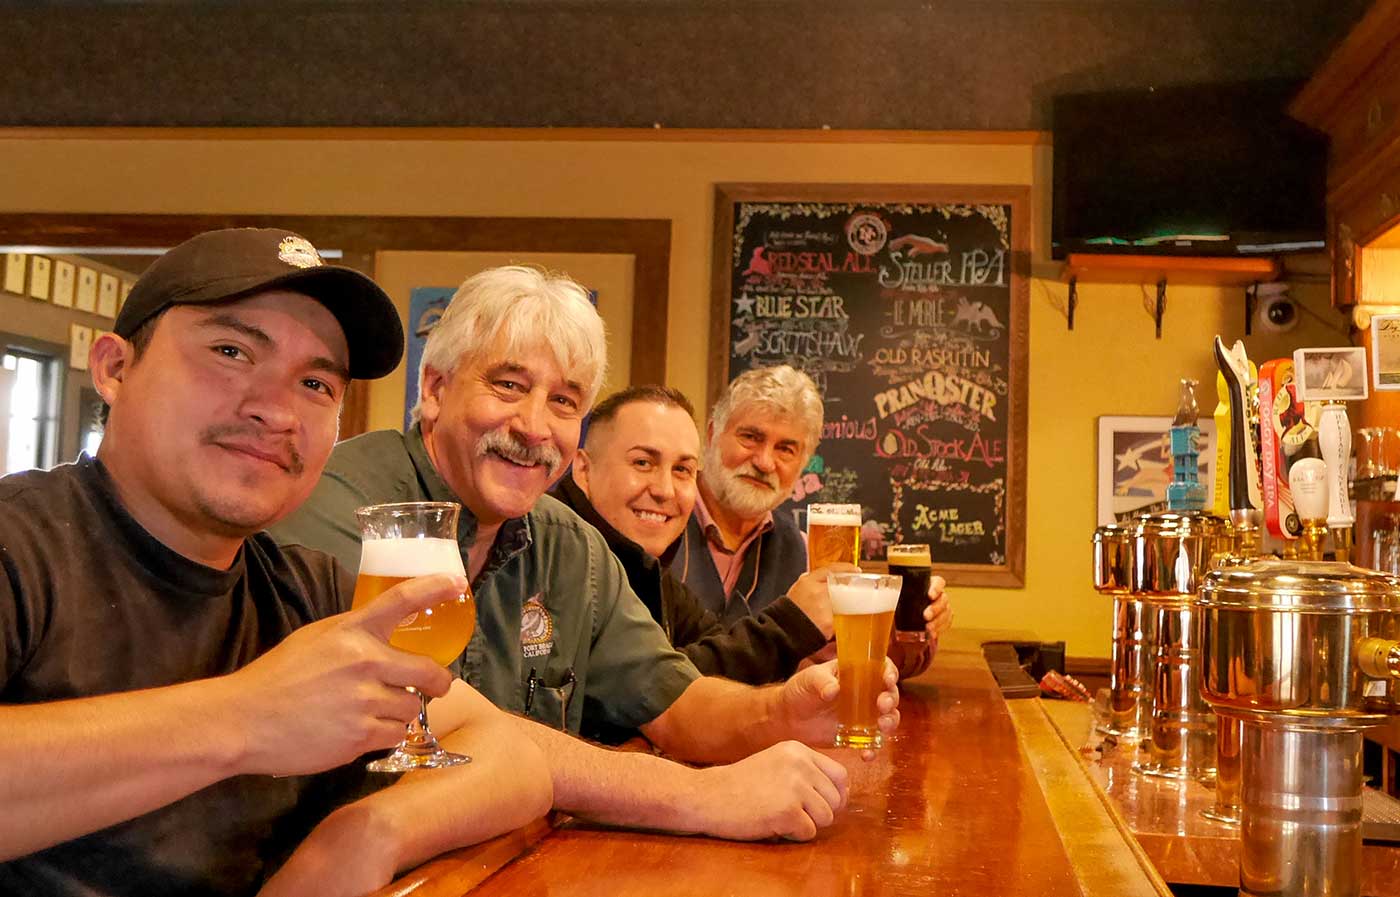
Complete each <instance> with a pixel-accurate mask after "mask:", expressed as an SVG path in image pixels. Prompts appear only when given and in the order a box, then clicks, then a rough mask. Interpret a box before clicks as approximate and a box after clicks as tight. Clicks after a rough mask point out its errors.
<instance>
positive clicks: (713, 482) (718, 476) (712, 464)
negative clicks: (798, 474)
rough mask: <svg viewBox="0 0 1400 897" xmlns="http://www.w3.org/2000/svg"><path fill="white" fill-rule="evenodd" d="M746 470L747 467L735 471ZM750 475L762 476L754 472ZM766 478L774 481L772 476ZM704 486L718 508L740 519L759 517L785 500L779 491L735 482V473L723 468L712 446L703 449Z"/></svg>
mask: <svg viewBox="0 0 1400 897" xmlns="http://www.w3.org/2000/svg"><path fill="white" fill-rule="evenodd" d="M746 468H747V465H745V466H744V467H740V468H739V470H745V469H746ZM754 473H756V474H757V475H758V476H763V474H762V473H759V472H758V471H754ZM769 476H770V477H771V478H772V479H773V480H777V477H776V476H773V475H772V474H769ZM705 484H706V485H707V486H709V487H710V491H711V492H713V493H714V496H715V499H716V500H717V501H718V502H719V503H720V504H721V505H723V506H724V507H726V508H728V509H729V510H730V511H731V512H733V513H735V514H737V515H739V516H740V517H762V516H763V515H764V514H767V513H768V512H769V511H771V510H773V509H774V508H776V507H777V506H778V505H780V504H782V503H783V502H784V501H786V500H787V493H785V492H783V491H782V489H780V488H779V489H774V490H773V491H769V490H767V489H762V488H760V487H758V486H752V485H750V484H748V483H746V482H744V481H743V480H741V479H739V475H738V472H737V471H733V470H730V469H729V468H727V467H725V466H724V463H723V462H722V461H721V460H720V457H719V451H718V449H716V448H715V447H714V446H713V445H707V446H705Z"/></svg>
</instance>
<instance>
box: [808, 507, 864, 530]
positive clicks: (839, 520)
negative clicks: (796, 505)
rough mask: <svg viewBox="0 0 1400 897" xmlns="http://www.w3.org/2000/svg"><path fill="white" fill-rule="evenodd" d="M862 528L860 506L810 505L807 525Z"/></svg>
mask: <svg viewBox="0 0 1400 897" xmlns="http://www.w3.org/2000/svg"><path fill="white" fill-rule="evenodd" d="M814 523H817V524H821V525H822V526H860V505H808V506H807V525H808V526H811V525H812V524H814Z"/></svg>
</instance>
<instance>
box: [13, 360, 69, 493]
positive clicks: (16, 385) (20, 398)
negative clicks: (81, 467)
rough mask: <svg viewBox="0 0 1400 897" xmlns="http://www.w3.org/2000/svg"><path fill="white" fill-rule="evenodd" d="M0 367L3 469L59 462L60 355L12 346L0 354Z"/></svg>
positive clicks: (25, 468)
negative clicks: (55, 355) (58, 357)
mask: <svg viewBox="0 0 1400 897" xmlns="http://www.w3.org/2000/svg"><path fill="white" fill-rule="evenodd" d="M0 371H2V372H0V410H3V411H4V412H5V413H4V414H3V415H0V424H3V426H4V433H3V434H2V435H0V447H3V449H4V452H3V456H4V461H5V470H4V473H7V474H9V473H18V472H19V471H22V470H30V469H32V468H35V467H52V466H53V465H54V464H56V463H58V408H59V389H60V385H61V380H62V368H61V367H60V362H59V359H57V358H55V357H54V356H52V355H45V354H43V353H41V352H34V351H30V350H28V349H22V348H19V347H16V346H11V347H9V348H7V349H6V350H5V354H4V355H0Z"/></svg>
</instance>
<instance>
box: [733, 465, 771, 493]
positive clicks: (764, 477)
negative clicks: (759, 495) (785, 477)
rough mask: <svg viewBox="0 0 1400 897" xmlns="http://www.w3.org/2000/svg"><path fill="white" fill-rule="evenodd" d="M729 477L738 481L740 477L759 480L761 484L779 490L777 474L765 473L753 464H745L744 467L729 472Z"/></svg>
mask: <svg viewBox="0 0 1400 897" xmlns="http://www.w3.org/2000/svg"><path fill="white" fill-rule="evenodd" d="M729 475H730V476H731V477H734V478H735V479H738V478H739V477H748V478H750V479H754V480H758V481H759V482H760V483H763V484H765V485H767V486H768V487H769V488H771V489H777V488H778V475H777V474H773V473H764V472H763V471H761V470H759V469H758V468H757V467H754V466H753V465H752V464H745V465H744V466H743V467H740V468H738V469H736V470H731V471H729Z"/></svg>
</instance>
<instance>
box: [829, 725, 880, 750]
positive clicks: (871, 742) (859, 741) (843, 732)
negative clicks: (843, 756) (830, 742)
mask: <svg viewBox="0 0 1400 897" xmlns="http://www.w3.org/2000/svg"><path fill="white" fill-rule="evenodd" d="M884 743H885V737H884V736H883V735H882V734H881V733H880V730H879V729H876V730H875V731H873V732H872V731H870V730H869V729H856V728H848V727H846V726H841V725H838V726H837V727H836V741H835V745H836V747H846V748H859V749H861V750H865V749H867V748H878V747H881V746H883V745H884Z"/></svg>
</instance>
